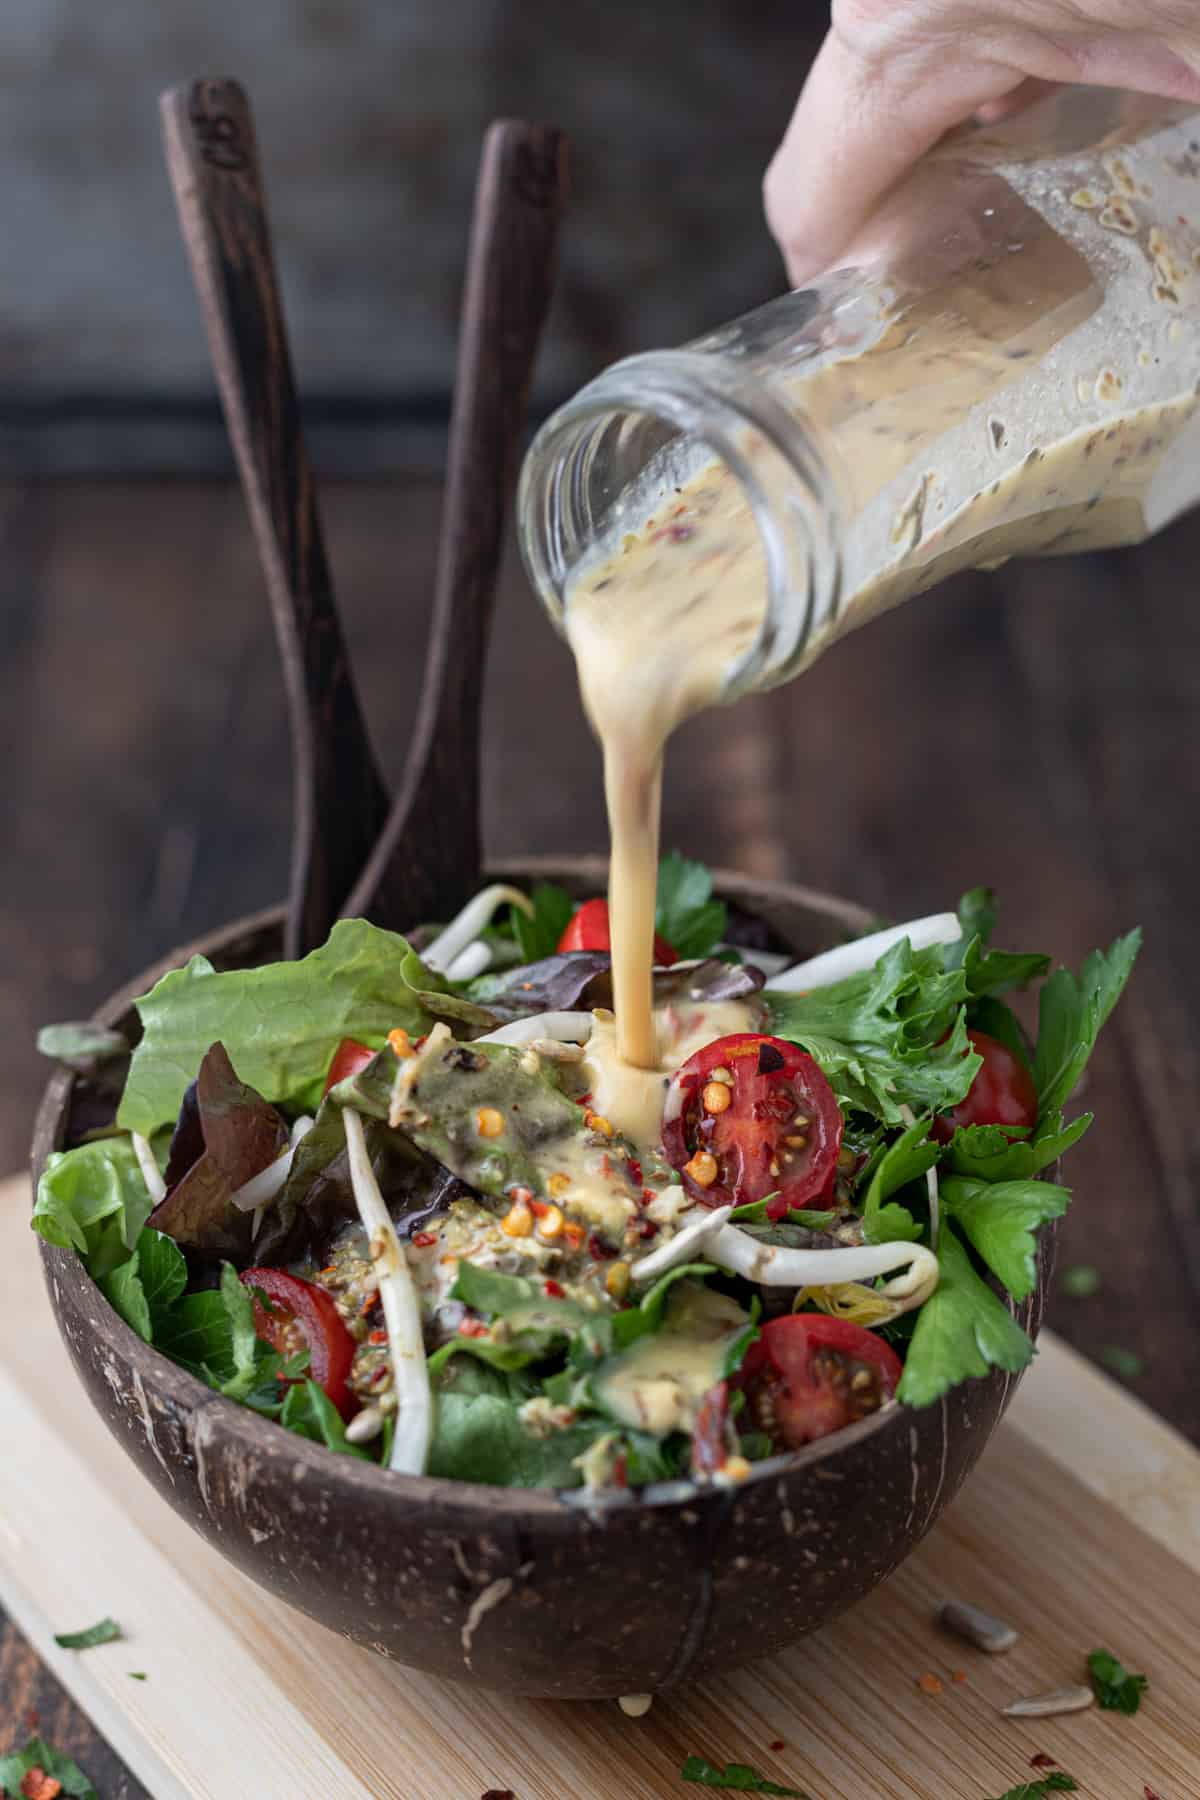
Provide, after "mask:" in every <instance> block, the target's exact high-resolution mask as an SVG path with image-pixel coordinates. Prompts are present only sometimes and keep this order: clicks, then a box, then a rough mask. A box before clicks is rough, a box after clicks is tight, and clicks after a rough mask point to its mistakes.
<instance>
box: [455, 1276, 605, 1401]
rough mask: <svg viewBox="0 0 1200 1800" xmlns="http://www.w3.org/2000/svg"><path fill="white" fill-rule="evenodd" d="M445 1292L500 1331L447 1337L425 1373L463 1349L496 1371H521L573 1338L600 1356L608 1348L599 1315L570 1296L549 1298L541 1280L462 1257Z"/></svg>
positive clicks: (603, 1318)
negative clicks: (490, 1334) (482, 1335)
mask: <svg viewBox="0 0 1200 1800" xmlns="http://www.w3.org/2000/svg"><path fill="white" fill-rule="evenodd" d="M450 1293H451V1298H453V1299H455V1300H461V1301H463V1302H464V1304H465V1305H467V1306H469V1307H471V1308H472V1309H473V1310H474V1311H475V1312H481V1313H486V1314H487V1315H488V1317H489V1318H493V1319H502V1320H503V1321H504V1331H503V1333H502V1334H497V1336H496V1337H495V1338H494V1339H493V1338H451V1339H450V1341H449V1343H447V1344H444V1345H443V1346H442V1348H441V1349H440V1350H438V1351H436V1352H435V1354H434V1355H433V1356H432V1357H431V1358H430V1365H429V1366H430V1371H431V1373H436V1370H437V1369H438V1368H440V1367H441V1366H442V1364H443V1363H445V1362H448V1361H449V1359H450V1357H451V1356H453V1355H456V1354H463V1353H465V1354H467V1355H471V1356H475V1357H478V1358H479V1359H480V1360H481V1361H482V1362H486V1363H490V1364H491V1365H492V1367H493V1368H496V1369H521V1368H524V1367H525V1366H526V1365H527V1364H528V1363H531V1362H539V1361H541V1360H542V1359H543V1358H545V1357H546V1356H548V1355H550V1354H551V1352H552V1351H554V1350H555V1349H556V1348H558V1347H560V1346H561V1345H563V1344H564V1343H566V1342H567V1341H568V1340H569V1339H571V1338H574V1337H577V1336H578V1337H582V1338H583V1339H584V1340H585V1342H587V1343H588V1344H589V1346H593V1353H594V1354H596V1355H603V1353H604V1351H605V1350H606V1349H607V1348H608V1344H609V1341H610V1339H609V1321H608V1316H607V1315H606V1314H605V1313H593V1312H591V1311H589V1310H588V1309H587V1308H585V1307H582V1306H579V1305H577V1304H576V1302H575V1301H573V1300H567V1299H555V1298H554V1297H553V1296H551V1295H549V1294H547V1293H546V1290H545V1285H544V1283H543V1282H540V1281H534V1280H531V1279H530V1278H529V1277H527V1276H524V1275H501V1274H499V1273H498V1272H497V1271H496V1270H495V1269H484V1268H480V1267H479V1266H478V1265H477V1264H475V1263H470V1262H468V1261H467V1260H466V1259H465V1258H464V1259H463V1260H462V1261H461V1262H460V1263H459V1265H458V1272H457V1274H456V1276H455V1281H454V1286H453V1287H452V1288H451V1290H450Z"/></svg>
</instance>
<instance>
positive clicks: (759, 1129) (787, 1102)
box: [663, 1031, 842, 1219]
mask: <svg viewBox="0 0 1200 1800" xmlns="http://www.w3.org/2000/svg"><path fill="white" fill-rule="evenodd" d="M725 1095H728V1101H727V1102H726V1101H725V1100H724V1096H725ZM841 1143H842V1115H841V1112H840V1110H839V1108H838V1103H837V1101H836V1100H835V1098H834V1094H833V1089H832V1088H831V1087H830V1085H829V1083H828V1082H827V1081H826V1079H825V1077H824V1075H823V1074H822V1073H821V1071H820V1069H819V1068H818V1066H817V1064H816V1063H815V1062H814V1061H813V1059H812V1057H811V1056H807V1055H805V1053H804V1051H803V1050H799V1049H797V1047H796V1045H795V1044H789V1043H787V1042H785V1040H784V1039H783V1038H775V1037H764V1036H762V1035H761V1033H758V1032H753V1031H742V1032H736V1033H735V1034H734V1035H733V1036H732V1037H723V1038H717V1040H716V1041H715V1043H712V1044H706V1045H705V1046H704V1048H703V1050H697V1052H696V1054H695V1055H694V1056H689V1058H688V1060H687V1061H686V1062H685V1063H684V1064H683V1066H682V1067H681V1068H679V1069H676V1071H675V1073H674V1075H673V1076H672V1077H671V1085H670V1087H669V1088H668V1089H667V1101H666V1106H665V1108H664V1111H663V1149H664V1150H665V1151H666V1155H667V1161H668V1162H669V1163H670V1164H671V1166H672V1168H675V1169H678V1170H679V1173H680V1175H681V1176H682V1177H683V1185H684V1187H685V1188H686V1190H687V1191H688V1193H689V1194H691V1195H692V1197H693V1199H696V1200H702V1201H703V1202H704V1204H705V1205H706V1206H745V1205H747V1204H748V1203H749V1202H750V1201H753V1200H765V1199H767V1196H768V1195H774V1196H775V1198H774V1199H773V1200H771V1201H770V1202H769V1203H768V1206H767V1212H768V1214H769V1215H770V1217H771V1218H773V1219H782V1218H783V1217H784V1216H785V1214H786V1213H788V1212H789V1211H790V1210H791V1209H792V1208H793V1207H802V1206H811V1205H812V1204H813V1203H814V1201H817V1200H820V1199H822V1198H823V1196H824V1195H825V1194H827V1193H828V1192H829V1189H830V1187H831V1186H832V1184H833V1179H834V1176H835V1175H836V1173H837V1159H838V1151H839V1149H840V1148H841Z"/></svg>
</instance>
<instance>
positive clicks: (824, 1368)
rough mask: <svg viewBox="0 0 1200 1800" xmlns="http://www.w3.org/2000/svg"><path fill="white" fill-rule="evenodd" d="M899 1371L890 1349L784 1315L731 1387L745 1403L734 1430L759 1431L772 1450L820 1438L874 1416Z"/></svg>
mask: <svg viewBox="0 0 1200 1800" xmlns="http://www.w3.org/2000/svg"><path fill="white" fill-rule="evenodd" d="M902 1373H903V1365H902V1364H901V1361H900V1358H899V1357H898V1356H897V1355H896V1352H895V1351H894V1350H893V1349H892V1347H891V1345H890V1344H888V1343H885V1342H884V1340H883V1339H882V1338H881V1337H877V1336H876V1335H875V1333H874V1332H873V1331H866V1330H864V1328H863V1327H862V1326H861V1325H851V1324H850V1323H849V1322H848V1321H847V1320H846V1319H832V1318H829V1317H828V1316H827V1315H826V1314H825V1313H788V1314H786V1315H785V1316H784V1317H783V1318H781V1319H771V1320H769V1321H768V1323H767V1324H766V1325H764V1326H763V1328H762V1332H761V1334H760V1336H759V1337H758V1339H757V1341H756V1342H755V1343H753V1344H751V1346H750V1348H749V1350H747V1352H746V1359H745V1361H744V1362H743V1364H742V1367H741V1369H740V1371H739V1372H738V1375H737V1376H736V1377H735V1380H736V1384H737V1385H738V1386H739V1387H740V1388H741V1390H742V1392H743V1393H744V1394H745V1396H746V1407H745V1412H744V1414H743V1418H742V1420H740V1421H739V1424H741V1425H742V1428H743V1429H750V1430H755V1431H763V1432H765V1433H766V1435H767V1436H768V1437H769V1438H770V1440H771V1443H772V1445H773V1447H774V1448H775V1450H777V1451H782V1450H798V1449H799V1448H800V1446H801V1444H811V1443H812V1442H813V1441H814V1439H816V1438H822V1437H828V1435H829V1433H830V1432H831V1431H840V1430H841V1429H842V1426H843V1425H853V1424H854V1422H855V1421H856V1420H857V1419H864V1418H866V1416H867V1415H868V1413H873V1412H878V1410H879V1408H880V1407H881V1406H882V1405H883V1403H884V1401H885V1400H890V1399H891V1397H892V1395H893V1394H894V1393H895V1392H896V1388H897V1385H898V1384H899V1381H900V1376H901V1374H902Z"/></svg>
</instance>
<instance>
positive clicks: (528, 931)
mask: <svg viewBox="0 0 1200 1800" xmlns="http://www.w3.org/2000/svg"><path fill="white" fill-rule="evenodd" d="M529 898H530V900H531V901H532V902H533V917H532V918H530V917H529V916H528V915H527V914H526V913H523V912H521V911H520V910H519V908H517V907H515V906H514V907H513V908H512V910H511V912H510V914H509V918H510V919H511V922H512V930H513V934H514V935H515V937H516V940H517V944H518V945H519V947H520V951H521V960H522V962H539V961H540V960H541V958H542V957H543V956H553V955H554V952H555V951H556V950H557V949H558V940H559V938H560V937H561V936H562V934H563V932H564V931H565V930H566V929H567V926H568V925H569V924H570V923H571V918H572V915H573V913H574V911H575V902H574V901H573V900H572V898H571V896H570V894H568V893H567V891H566V889H565V888H560V887H556V886H555V884H554V883H553V882H552V881H539V882H538V884H537V886H536V887H535V888H534V889H533V892H532V893H531V894H530V896H529Z"/></svg>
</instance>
